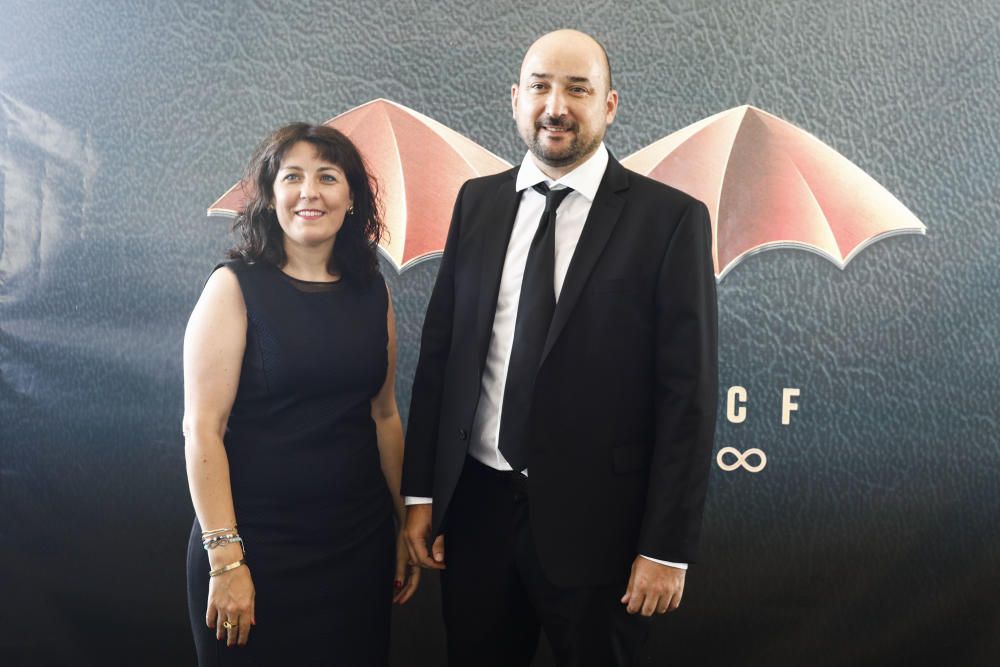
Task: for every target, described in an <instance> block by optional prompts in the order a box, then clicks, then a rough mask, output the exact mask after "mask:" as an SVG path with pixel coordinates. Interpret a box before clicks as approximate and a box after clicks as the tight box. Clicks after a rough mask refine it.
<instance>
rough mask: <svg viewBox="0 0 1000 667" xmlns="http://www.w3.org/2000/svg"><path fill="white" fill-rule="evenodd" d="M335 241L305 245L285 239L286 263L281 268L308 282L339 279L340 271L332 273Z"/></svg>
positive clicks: (292, 275)
mask: <svg viewBox="0 0 1000 667" xmlns="http://www.w3.org/2000/svg"><path fill="white" fill-rule="evenodd" d="M332 254H333V241H332V240H331V242H330V243H329V244H323V245H321V246H314V247H304V246H299V245H296V244H294V243H289V242H288V240H287V239H286V240H285V265H284V266H282V267H281V270H282V271H284V272H285V273H286V274H288V275H290V276H291V277H292V278H296V279H298V280H305V281H307V282H317V283H323V282H330V281H333V280H339V279H340V274H339V273H330V269H329V264H330V255H332Z"/></svg>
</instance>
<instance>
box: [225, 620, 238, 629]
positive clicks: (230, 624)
mask: <svg viewBox="0 0 1000 667" xmlns="http://www.w3.org/2000/svg"><path fill="white" fill-rule="evenodd" d="M222 627H224V628H225V629H226V630H232V629H233V628H238V627H240V622H239V621H223V622H222Z"/></svg>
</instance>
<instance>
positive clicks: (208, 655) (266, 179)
mask: <svg viewBox="0 0 1000 667" xmlns="http://www.w3.org/2000/svg"><path fill="white" fill-rule="evenodd" d="M245 182H247V183H250V184H252V185H253V187H254V190H255V192H254V193H253V196H252V197H251V199H250V200H249V202H248V203H247V205H246V207H245V209H244V210H243V212H242V213H241V214H240V216H239V217H238V218H237V221H236V225H235V229H236V230H237V231H238V233H239V236H240V237H241V238H240V242H239V243H238V245H237V247H236V248H235V249H234V250H233V251H231V253H230V257H231V259H230V261H228V262H225V263H223V264H220V265H219V266H218V267H216V269H217V270H216V271H214V272H213V273H212V275H211V276H210V277H209V279H208V281H207V283H206V284H205V288H204V291H203V292H202V295H201V298H200V299H199V300H198V304H197V305H196V306H195V308H194V312H193V313H192V315H191V320H190V322H189V323H188V328H187V332H186V334H185V337H184V435H185V454H186V458H187V470H188V482H189V485H190V488H191V498H192V501H193V503H194V508H195V513H196V515H197V517H196V520H195V522H194V526H193V528H192V531H191V539H190V542H189V544H188V559H187V571H188V608H189V610H190V615H191V625H192V629H193V631H194V637H195V646H196V648H197V651H198V662H199V664H200V665H292V664H294V665H337V666H338V667H369V666H376V665H377V666H383V665H385V664H386V656H387V653H388V643H389V612H390V605H391V602H393V601H394V602H396V603H399V604H402V603H403V602H405V601H406V600H408V599H409V598H410V596H411V595H412V594H413V592H414V590H415V589H416V586H417V583H418V577H419V569H417V568H416V566H413V565H410V564H409V555H408V552H407V550H406V546H405V543H404V542H403V541H402V540H401V539H398V538H397V535H396V527H395V525H394V521H393V511H395V512H396V515H397V517H401V516H402V512H403V505H402V501H401V499H400V496H399V483H400V474H401V463H402V456H403V438H402V428H401V426H400V420H399V414H398V412H397V409H396V399H395V394H394V374H395V356H396V355H395V347H396V340H395V326H394V322H393V314H392V305H391V300H390V299H389V297H388V294H387V291H386V286H385V283H384V281H383V280H382V277H381V275H380V274H379V272H378V261H377V258H376V255H375V247H376V245H377V243H378V240H379V238H380V235H381V232H382V223H381V220H380V217H379V211H378V203H377V194H376V192H377V191H376V187H375V183H374V180H373V179H372V178H371V177H370V176H369V175H368V173H367V172H366V170H365V166H364V163H363V161H362V159H361V157H360V155H359V154H358V152H357V150H356V149H355V147H354V146H353V145H352V144H351V142H350V141H349V140H348V139H347V138H346V137H345V136H344V135H343V134H341V133H340V132H338V131H337V130H334V129H332V128H329V127H324V126H309V125H305V124H295V125H289V126H287V127H284V128H281V129H279V130H277V131H276V132H275V133H274V134H272V135H271V137H269V138H268V139H267V140H266V141H265V142H264V143H263V144H261V146H260V147H259V148H258V149H257V152H256V154H255V155H254V157H253V159H252V160H251V162H250V165H249V167H248V170H247V178H246V181H245Z"/></svg>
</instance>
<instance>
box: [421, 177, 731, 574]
mask: <svg viewBox="0 0 1000 667" xmlns="http://www.w3.org/2000/svg"><path fill="white" fill-rule="evenodd" d="M516 174H517V168H515V169H512V170H510V171H507V172H504V173H501V174H497V175H494V176H487V177H484V178H477V179H473V180H471V181H468V182H467V183H466V184H465V185H463V186H462V189H461V191H460V192H459V194H458V199H457V201H456V203H455V210H454V214H453V217H452V221H451V228H450V231H449V233H448V240H447V243H446V245H445V250H444V257H443V258H442V261H441V266H440V269H439V273H438V277H437V282H436V283H435V286H434V290H433V292H432V294H431V299H430V303H429V305H428V308H427V316H426V319H425V321H424V328H423V336H422V340H421V348H420V358H419V361H418V364H417V371H416V376H415V379H414V383H413V394H412V399H411V404H410V415H409V425H408V429H407V436H406V455H405V460H404V466H403V493H404V494H405V495H410V496H431V497H433V498H434V507H433V531H434V533H435V534H437V533H439V532H441V531H442V530H444V532H447V529H446V524H445V522H446V518H447V514H448V505H449V502H450V500H451V497H452V493H453V491H454V490H455V485H456V482H457V481H458V477H459V475H460V473H461V471H462V466H463V464H464V462H465V458H466V453H467V450H468V444H469V437H470V432H471V430H472V422H473V417H474V415H475V411H476V404H477V402H478V399H479V391H480V383H481V377H482V372H483V368H484V364H485V360H486V353H487V348H488V345H489V341H490V336H491V333H492V327H493V314H494V310H495V307H496V301H497V295H498V291H499V285H500V274H501V271H502V269H503V261H504V256H505V254H506V250H507V243H508V240H509V238H510V233H511V229H512V228H513V224H514V218H515V215H516V213H517V207H518V204H519V202H520V195H519V193H517V192H516V191H515V190H514V184H515V179H516ZM711 245H712V244H711V225H710V222H709V217H708V211H707V209H706V208H705V206H704V204H702V203H701V202H699V201H697V200H695V199H693V198H692V197H690V196H688V195H686V194H684V193H682V192H680V191H678V190H675V189H673V188H670V187H667V186H665V185H663V184H661V183H658V182H656V181H653V180H651V179H648V178H645V177H643V176H640V175H639V174H636V173H634V172H630V171H628V170H626V169H625V168H624V167H622V166H621V164H619V163H618V162H617V161H616V160H614V158H611V159H610V161H609V163H608V167H607V170H606V171H605V174H604V177H603V179H602V181H601V185H600V187H599V189H598V191H597V195H596V197H595V199H594V202H593V205H592V207H591V211H590V215H589V216H588V218H587V221H586V224H585V225H584V229H583V232H582V234H581V236H580V240H579V243H578V245H577V247H576V251H575V252H574V255H573V258H572V261H571V263H570V266H569V270H568V272H567V274H566V279H565V281H564V283H563V288H562V292H561V294H560V297H559V302H558V304H557V306H556V311H555V314H554V315H553V319H552V324H551V328H550V330H549V333H548V338H547V340H546V343H545V348H544V351H543V355H542V361H541V364H540V367H539V370H538V375H537V378H536V383H535V396H534V398H533V408H532V410H533V412H532V417H531V422H530V432H531V442H530V443H529V451H530V454H529V462H528V472H529V477H528V485H529V490H528V495H529V498H530V517H531V525H532V530H533V533H534V536H535V542H536V545H537V548H538V554H539V558H540V561H541V564H542V567H543V569H544V570H545V572H546V574H547V575H548V577H549V578H550V579H551V580H552V581H553V582H554V583H556V584H558V585H564V586H584V585H600V584H611V583H620V582H623V581H624V579H625V578H626V577H627V576H628V572H629V569H628V568H629V565H630V563H631V561H632V560H633V559H634V558H635V556H636V555H637V554H640V553H641V554H644V555H647V556H652V557H654V558H660V559H664V560H670V561H679V562H693V561H695V559H696V545H697V542H698V535H699V531H700V524H701V515H702V508H703V506H704V500H705V491H706V487H707V478H708V470H709V463H710V459H711V452H712V438H713V433H714V428H715V412H716V402H717V393H718V392H717V365H718V362H717V315H716V303H715V276H714V272H713V265H712V252H711ZM491 529H492V528H491V527H490V526H483V530H491ZM445 549H446V553H447V537H446V538H445Z"/></svg>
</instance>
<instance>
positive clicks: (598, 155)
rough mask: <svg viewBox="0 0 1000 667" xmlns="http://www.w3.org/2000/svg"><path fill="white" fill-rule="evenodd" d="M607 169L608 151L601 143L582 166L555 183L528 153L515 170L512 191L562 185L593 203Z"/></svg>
mask: <svg viewBox="0 0 1000 667" xmlns="http://www.w3.org/2000/svg"><path fill="white" fill-rule="evenodd" d="M607 168H608V149H607V148H605V146H604V142H603V141H602V142H601V145H600V146H598V147H597V150H596V151H594V154H593V155H591V156H590V157H589V158H587V160H586V161H585V162H584V163H583V164H581V165H580V166H578V167H577V168H576V169H574V170H573V171H571V172H569V173H568V174H566V175H564V176H563V177H562V178H560V179H558V180H555V181H553V180H552V179H551V178H549V177H548V176H546V175H545V174H543V173H542V170H541V169H539V168H538V165H537V164H535V158H534V157H533V156H532V155H531V151H528V152H527V153H526V154H525V156H524V159H523V160H521V168H520V169H518V170H517V181H516V182H515V184H514V189H515V190H516V191H517V192H521V191H522V190H526V189H528V188H530V187H533V186H535V185H537V184H539V183H545V184H546V185H548V186H549V187H550V188H551V187H554V186H556V185H563V186H565V187H567V188H573V189H574V190H576V191H577V192H579V193H580V194H581V195H583V196H584V197H586V198H587V200H588V201H594V197H596V196H597V188H598V187H600V185H601V179H602V178H604V172H605V170H606V169H607Z"/></svg>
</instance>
